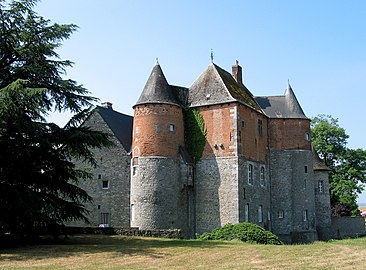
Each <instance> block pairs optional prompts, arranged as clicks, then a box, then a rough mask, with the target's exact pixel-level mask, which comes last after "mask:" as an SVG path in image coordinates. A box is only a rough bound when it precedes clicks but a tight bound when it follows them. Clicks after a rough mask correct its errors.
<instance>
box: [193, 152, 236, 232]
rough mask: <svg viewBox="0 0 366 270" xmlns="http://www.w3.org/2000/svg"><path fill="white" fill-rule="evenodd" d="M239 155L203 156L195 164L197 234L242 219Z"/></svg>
mask: <svg viewBox="0 0 366 270" xmlns="http://www.w3.org/2000/svg"><path fill="white" fill-rule="evenodd" d="M238 193H239V191H238V158H237V157H230V158H224V157H222V158H215V159H203V160H200V161H199V162H198V163H197V164H196V171H195V205H196V233H203V232H207V231H211V230H213V229H215V228H217V227H220V226H223V225H225V224H227V223H238V222H239V197H238V196H239V195H238Z"/></svg>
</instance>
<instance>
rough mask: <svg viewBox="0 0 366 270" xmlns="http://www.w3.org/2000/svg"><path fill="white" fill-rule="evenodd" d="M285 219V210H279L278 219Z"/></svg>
mask: <svg viewBox="0 0 366 270" xmlns="http://www.w3.org/2000/svg"><path fill="white" fill-rule="evenodd" d="M284 217H285V213H284V211H283V210H278V211H277V218H278V219H283V218H284Z"/></svg>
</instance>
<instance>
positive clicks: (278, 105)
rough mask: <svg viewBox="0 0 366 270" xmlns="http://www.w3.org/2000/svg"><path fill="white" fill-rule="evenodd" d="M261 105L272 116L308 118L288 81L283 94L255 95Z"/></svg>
mask: <svg viewBox="0 0 366 270" xmlns="http://www.w3.org/2000/svg"><path fill="white" fill-rule="evenodd" d="M255 100H256V101H257V102H258V104H259V106H261V108H262V109H263V111H264V112H265V113H266V114H267V116H269V117H271V118H301V119H308V118H307V117H306V115H305V113H304V111H303V110H302V108H301V106H300V103H299V102H298V101H297V98H296V96H295V93H294V91H293V90H292V88H291V85H290V83H288V85H287V88H286V90H285V93H284V95H283V96H269V97H255Z"/></svg>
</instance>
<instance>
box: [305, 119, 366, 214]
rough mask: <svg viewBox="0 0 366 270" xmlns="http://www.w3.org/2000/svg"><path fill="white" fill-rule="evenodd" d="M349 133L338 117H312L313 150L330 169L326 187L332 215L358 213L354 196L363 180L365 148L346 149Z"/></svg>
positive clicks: (358, 191) (365, 179) (365, 178)
mask: <svg viewBox="0 0 366 270" xmlns="http://www.w3.org/2000/svg"><path fill="white" fill-rule="evenodd" d="M348 138H349V136H348V135H347V134H346V132H345V130H344V129H343V128H341V127H340V126H339V124H338V119H334V118H332V117H331V116H327V115H319V116H317V117H315V118H313V119H312V142H313V146H314V148H315V150H316V151H317V152H318V153H319V155H320V156H321V157H322V158H323V159H324V161H325V163H326V165H327V166H328V167H329V168H330V169H331V173H330V177H329V188H330V196H331V204H332V214H333V215H334V216H344V215H357V214H359V210H358V206H357V202H356V201H357V197H358V194H360V193H361V192H362V191H363V189H364V185H363V184H364V183H366V151H365V150H363V149H356V150H355V149H349V148H347V139H348Z"/></svg>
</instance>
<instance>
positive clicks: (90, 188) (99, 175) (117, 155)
mask: <svg viewBox="0 0 366 270" xmlns="http://www.w3.org/2000/svg"><path fill="white" fill-rule="evenodd" d="M84 125H85V126H89V127H92V128H93V129H94V130H99V131H104V132H107V133H110V134H112V131H111V130H110V128H109V127H108V125H107V124H106V123H105V122H104V120H103V119H102V118H101V116H100V115H99V113H97V112H94V113H93V114H92V115H91V116H90V117H89V118H88V119H87V121H86V122H85V123H84ZM111 138H112V140H113V142H114V144H115V146H112V147H110V148H101V149H94V150H93V153H94V157H95V159H96V161H97V165H98V166H97V167H96V168H92V167H91V166H90V165H89V164H85V163H82V162H80V161H76V163H77V166H80V167H84V168H85V167H86V168H88V169H90V171H91V172H92V174H93V178H92V179H88V180H80V182H79V186H80V187H81V188H82V189H84V190H85V191H86V192H87V193H88V194H89V195H90V196H91V197H92V198H93V202H92V203H90V204H87V205H86V207H87V209H88V210H89V211H90V214H89V216H88V218H89V221H90V224H85V223H84V222H81V221H78V222H70V223H69V224H68V225H73V226H86V225H88V226H99V224H101V223H102V220H101V219H102V215H103V216H104V218H105V219H107V221H108V226H115V227H129V226H130V207H129V205H130V157H129V155H128V154H127V152H126V150H125V149H124V148H123V146H122V145H121V143H120V142H119V141H118V140H117V139H116V138H115V137H114V136H113V137H111ZM103 181H108V188H103Z"/></svg>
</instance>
